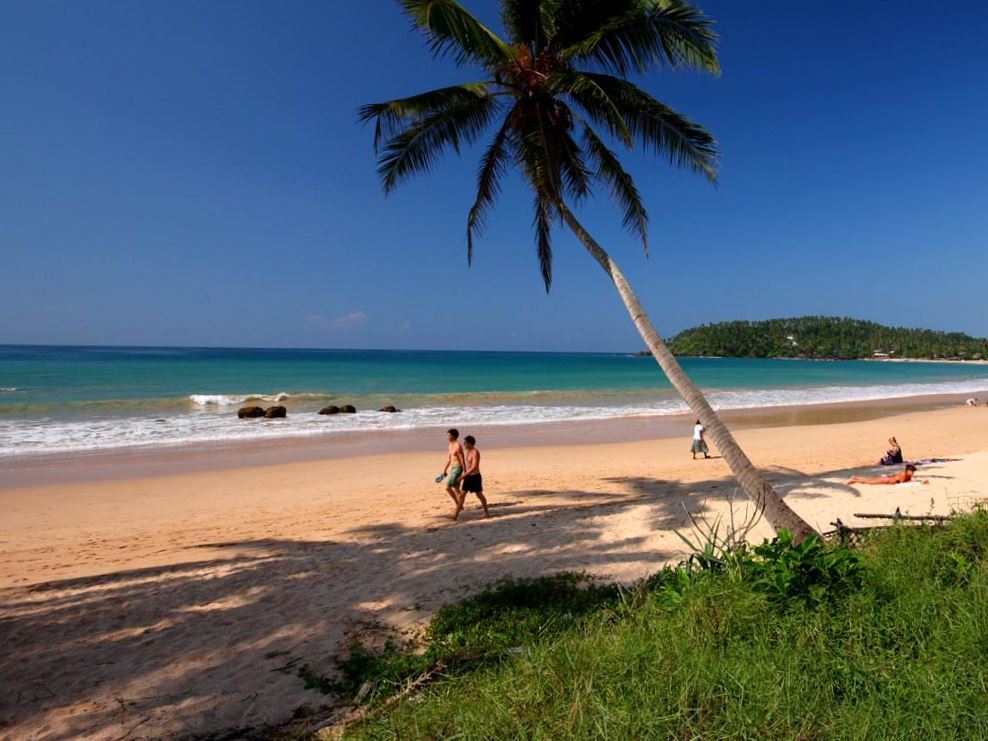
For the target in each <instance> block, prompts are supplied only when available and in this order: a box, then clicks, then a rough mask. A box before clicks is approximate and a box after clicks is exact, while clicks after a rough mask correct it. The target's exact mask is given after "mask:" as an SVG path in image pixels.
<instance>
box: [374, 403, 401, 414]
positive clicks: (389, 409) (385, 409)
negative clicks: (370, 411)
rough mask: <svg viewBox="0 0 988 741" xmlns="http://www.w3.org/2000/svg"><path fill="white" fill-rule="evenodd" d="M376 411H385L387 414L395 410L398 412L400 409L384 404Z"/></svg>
mask: <svg viewBox="0 0 988 741" xmlns="http://www.w3.org/2000/svg"><path fill="white" fill-rule="evenodd" d="M377 411H379V412H387V413H388V414H394V413H395V412H400V411H401V410H400V409H395V408H394V407H393V406H390V405H389V406H386V407H381V408H380V409H378V410H377Z"/></svg>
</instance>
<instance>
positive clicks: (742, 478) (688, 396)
mask: <svg viewBox="0 0 988 741" xmlns="http://www.w3.org/2000/svg"><path fill="white" fill-rule="evenodd" d="M558 206H559V212H560V214H561V215H562V217H563V221H565V222H566V225H567V226H568V227H569V228H570V229H571V230H572V231H573V233H574V234H575V235H576V236H577V238H578V239H579V240H580V241H581V242H582V243H583V246H584V247H586V248H587V252H589V253H590V255H591V256H592V257H593V258H594V260H596V261H597V262H598V263H599V264H600V266H601V267H602V268H603V269H604V272H605V273H607V275H608V277H610V279H611V280H612V281H613V282H614V287H615V288H617V292H618V294H619V295H620V296H621V300H622V301H624V305H625V307H626V308H627V309H628V313H629V314H630V315H631V320H632V321H633V322H634V323H635V327H637V328H638V332H639V334H641V336H642V339H643V340H645V344H646V345H647V346H648V349H649V350H651V351H652V355H653V356H654V357H655V360H656V362H658V364H659V367H660V368H662V371H663V372H664V373H665V374H666V376H667V377H668V379H669V382H670V383H671V384H672V385H673V388H675V389H676V391H678V392H679V395H680V396H681V397H682V398H683V401H685V402H686V404H687V405H688V406H689V408H690V409H691V410H692V411H693V413H694V414H695V415H696V416H697V417H699V419H700V422H701V423H702V424H703V426H704V427H706V429H707V431H708V433H709V434H710V437H711V438H712V439H713V441H714V444H716V445H717V449H718V450H719V451H720V453H721V455H723V456H724V460H726V461H727V465H728V466H730V468H731V472H732V473H733V474H734V477H735V478H736V479H737V480H738V483H739V484H740V485H741V488H742V489H744V491H745V493H746V494H747V495H748V496H749V497H750V498H751V500H752V501H753V502H755V506H756V507H758V508H759V510H760V511H761V512H762V513H763V514H764V515H765V518H766V519H767V520H768V522H769V524H770V525H771V526H772V527H773V528H774V529H775V530H776V531H779V530H781V529H782V528H785V529H787V530H789V531H790V532H791V533H792V534H793V536H794V537H795V539H796V542H801V541H802V540H804V539H806V538H808V537H809V536H810V535H812V534H813V533H815V532H816V531H815V530H814V529H813V528H812V527H810V525H809V524H808V523H807V522H806V521H805V520H804V519H803V518H802V517H800V516H799V515H798V514H796V513H795V512H794V511H793V510H792V508H791V507H789V505H788V504H786V503H785V502H784V501H783V499H782V497H780V496H779V495H778V494H777V493H776V492H775V490H774V489H773V488H772V487H771V485H770V484H769V483H768V482H767V481H766V480H765V478H764V477H763V476H762V475H761V473H759V472H758V469H757V468H755V467H754V465H752V463H751V461H750V460H748V456H746V455H745V454H744V451H743V450H741V447H740V446H739V445H738V444H737V441H736V440H735V439H734V435H732V434H731V431H730V430H728V429H727V426H726V425H725V424H724V423H723V422H721V421H720V418H719V417H718V416H717V413H716V412H715V411H714V410H713V407H711V406H710V404H709V403H708V402H707V399H706V398H705V397H704V395H703V393H702V392H701V391H700V389H698V388H697V387H696V386H694V385H693V382H692V381H691V380H690V379H689V376H687V375H686V373H685V372H684V371H683V369H682V366H680V365H679V362H678V361H677V360H676V358H675V356H674V355H673V354H672V353H671V352H670V351H669V348H668V347H666V344H665V342H663V341H662V338H661V337H660V336H659V333H658V332H656V331H655V327H653V326H652V320H651V319H649V318H648V314H646V313H645V309H643V308H642V305H641V302H640V301H639V300H638V296H637V295H636V294H635V291H634V289H633V288H632V287H631V285H630V284H629V283H628V281H627V279H626V278H625V277H624V274H623V273H622V272H621V270H620V269H619V268H618V266H617V263H615V262H614V260H613V259H611V257H610V255H608V254H607V252H606V251H605V250H604V248H603V247H601V246H600V245H599V244H598V243H597V241H596V240H595V239H594V238H593V237H591V236H590V233H589V232H587V230H586V229H584V228H583V226H582V225H581V224H580V222H579V221H577V220H576V217H575V216H573V214H572V213H571V212H570V210H569V209H568V208H566V205H565V204H563V203H560V204H558Z"/></svg>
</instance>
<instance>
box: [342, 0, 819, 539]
mask: <svg viewBox="0 0 988 741" xmlns="http://www.w3.org/2000/svg"><path fill="white" fill-rule="evenodd" d="M399 2H400V4H401V6H402V7H403V9H404V12H405V14H406V15H408V16H409V18H410V19H411V20H412V23H413V25H414V26H415V27H417V28H418V29H420V30H421V31H423V32H424V33H425V36H426V39H427V41H428V43H429V45H430V47H431V49H432V51H433V53H434V54H435V55H437V56H444V55H449V56H451V57H452V58H453V59H454V60H455V61H456V63H457V64H459V65H471V66H477V67H480V68H482V69H483V71H484V75H483V79H481V80H479V81H477V82H472V83H467V84H463V85H453V86H451V87H444V88H439V89H437V90H431V91H429V92H426V93H422V94H420V95H414V96H412V97H409V98H402V99H399V100H391V101H388V102H386V103H373V104H370V105H366V106H364V107H362V108H361V109H360V118H361V120H362V121H365V122H366V121H374V122H375V123H376V126H375V133H374V147H375V150H376V151H377V152H378V154H379V168H378V172H379V174H380V176H381V180H382V183H383V186H384V191H385V193H390V192H391V191H392V190H394V188H395V187H397V186H398V185H399V184H400V183H402V182H403V181H404V180H406V179H407V178H409V177H410V176H412V175H415V174H418V173H422V172H426V171H427V170H429V168H430V167H431V165H432V164H433V163H434V162H435V161H436V159H437V158H438V157H439V156H440V155H441V154H443V153H445V152H447V151H448V150H451V149H452V150H454V151H456V152H457V153H459V151H460V148H461V146H463V145H469V144H472V143H473V142H475V141H477V139H478V138H479V137H480V136H481V135H482V134H483V133H484V132H485V131H488V130H490V129H494V138H493V139H492V140H491V141H490V143H489V144H488V146H487V148H486V151H485V152H484V155H483V157H482V159H481V162H480V169H479V172H478V177H477V198H476V202H475V203H474V205H473V207H472V208H471V209H470V212H469V215H468V216H467V261H468V263H469V262H470V261H471V260H472V257H473V246H474V235H475V234H476V233H477V232H479V230H480V229H481V228H482V227H483V225H484V220H485V217H486V216H487V215H488V213H489V211H490V209H491V208H492V206H493V205H494V202H495V200H496V199H497V196H498V194H499V193H500V183H501V179H502V177H503V176H504V175H505V174H506V173H507V171H508V170H509V168H510V167H511V166H516V167H518V168H519V169H520V170H521V172H522V174H523V176H524V179H525V180H526V181H527V183H528V185H530V186H531V189H532V193H533V195H534V211H535V216H534V228H535V238H536V247H537V253H538V259H539V265H540V267H541V270H542V279H543V281H544V282H545V287H546V291H548V290H549V287H550V285H551V283H552V241H551V237H552V228H553V226H554V224H556V223H557V222H558V221H562V222H563V223H564V224H566V225H567V226H568V227H569V228H570V230H572V232H573V233H574V234H575V235H576V236H577V238H578V239H579V240H580V242H582V243H583V246H584V247H585V248H586V249H587V251H588V252H589V253H590V255H591V256H592V257H593V258H594V260H596V261H597V263H598V264H599V265H600V266H601V268H603V270H604V272H605V273H606V274H607V276H608V277H609V278H610V279H611V281H612V282H613V284H614V287H615V288H616V289H617V291H618V294H619V295H620V296H621V300H622V301H624V305H625V306H626V307H627V309H628V313H629V314H630V315H631V319H632V321H633V322H634V323H635V326H636V327H637V328H638V331H639V332H640V333H641V336H642V339H644V341H645V343H646V345H647V346H648V348H649V349H650V350H651V351H652V355H653V356H654V357H655V359H656V361H657V362H658V364H659V366H660V367H661V368H662V370H663V371H664V372H665V374H666V376H667V377H668V378H669V381H670V382H671V383H672V385H673V387H675V389H676V391H678V392H679V394H680V396H682V398H683V399H684V400H685V401H686V403H687V404H688V405H689V407H690V409H691V410H692V411H693V413H694V414H695V415H696V416H697V417H699V419H700V420H701V422H702V423H703V424H704V425H705V426H706V428H707V430H708V432H709V435H710V437H711V438H712V439H713V441H714V443H715V444H716V445H717V448H718V449H719V450H720V452H721V454H722V455H723V456H724V458H725V460H726V461H727V463H728V465H729V466H730V468H731V471H732V472H733V473H734V475H735V477H736V478H737V480H738V482H739V483H740V485H741V487H742V488H743V489H744V491H745V492H746V493H747V494H748V495H749V497H751V499H752V500H753V501H754V502H755V503H756V504H757V505H758V506H759V507H760V508H761V510H762V511H763V512H764V514H765V517H766V519H767V520H768V522H769V523H770V524H771V525H772V526H773V527H774V528H775V529H776V530H778V529H781V528H786V529H788V530H790V531H791V532H792V533H793V534H794V535H795V536H796V538H797V539H798V540H802V539H803V538H805V537H807V536H808V535H810V534H811V533H813V532H814V531H813V528H811V527H810V526H809V525H808V524H807V523H806V522H805V521H804V520H803V519H802V518H801V517H799V515H797V514H796V513H795V512H794V511H793V510H792V509H790V507H789V506H788V505H787V504H786V503H785V502H784V501H783V500H782V498H781V497H780V496H779V495H778V494H777V493H776V492H775V491H774V490H773V489H772V487H771V486H770V485H769V484H768V482H767V481H766V480H765V479H764V477H763V476H762V475H761V474H760V473H759V472H758V470H757V469H756V468H755V467H754V466H753V465H752V463H751V461H749V460H748V457H747V456H746V455H745V454H744V452H743V451H742V450H741V448H740V447H739V446H738V444H737V442H736V441H735V440H734V437H733V435H731V433H730V431H729V430H728V429H727V427H725V426H724V424H723V422H721V421H720V419H719V418H718V417H717V414H716V413H715V412H714V410H713V409H712V408H711V406H710V404H709V403H708V402H707V400H706V398H704V396H703V394H702V393H701V392H700V390H699V389H698V388H697V387H696V386H694V385H693V383H692V382H691V381H690V379H689V377H688V376H687V375H686V374H685V373H684V372H683V369H682V368H681V367H680V365H679V363H678V362H677V361H676V358H675V357H674V356H673V355H672V353H671V352H670V351H669V349H668V348H667V347H666V345H665V343H664V342H663V341H662V338H661V337H660V336H659V334H658V332H656V331H655V327H653V326H652V322H651V321H650V320H649V318H648V315H647V314H646V313H645V310H644V309H643V308H642V305H641V302H640V301H639V300H638V297H637V296H636V295H635V292H634V290H632V288H631V286H630V285H629V283H628V281H627V279H626V278H625V276H624V274H623V273H622V272H621V270H620V269H619V268H618V266H617V264H616V263H615V262H614V259H613V258H612V257H611V256H610V255H608V253H607V252H606V251H604V249H603V248H602V247H601V246H600V245H599V244H598V243H597V241H596V240H595V239H594V238H593V237H592V236H590V234H589V233H588V232H587V230H586V229H584V227H583V225H582V224H580V222H579V221H578V220H577V218H576V216H575V215H574V214H573V212H572V211H571V210H570V207H569V205H568V202H572V203H579V202H580V201H581V200H582V199H584V198H586V197H587V196H589V195H590V193H591V186H592V185H594V184H602V185H603V186H605V187H606V188H608V189H609V190H610V192H611V195H612V197H613V198H614V200H615V201H616V203H617V204H618V206H619V207H620V208H621V209H622V211H623V216H624V226H625V227H626V228H628V229H629V230H630V231H631V232H632V233H633V234H635V235H636V236H638V237H640V238H641V240H642V244H643V246H644V247H645V249H646V250H647V249H648V242H647V230H648V214H647V212H646V210H645V205H644V203H643V202H642V198H641V195H640V193H639V191H638V188H637V187H636V186H635V183H634V180H633V179H632V177H631V175H629V174H628V172H627V171H626V170H625V169H624V168H623V167H622V165H621V162H620V160H619V159H618V157H617V155H616V154H615V153H614V151H612V149H610V148H609V147H608V145H607V143H606V142H605V140H604V139H603V138H602V137H601V136H600V135H599V134H598V133H597V131H596V130H595V128H594V127H597V128H599V129H601V130H603V131H605V132H606V135H607V136H609V137H610V138H613V139H614V140H616V141H619V142H621V143H622V144H624V145H625V146H627V147H628V148H629V149H631V148H633V147H634V146H635V145H636V144H638V145H640V146H642V147H643V148H644V149H645V150H649V151H651V152H653V153H654V154H656V155H659V156H662V157H664V158H666V159H667V160H668V161H669V163H670V164H673V165H677V166H679V167H683V168H686V169H687V170H690V171H692V172H694V173H698V174H700V175H703V176H705V177H706V178H707V179H709V180H710V181H711V182H715V181H716V177H717V164H718V163H717V154H718V153H717V144H716V142H715V141H714V139H713V137H712V136H711V135H710V134H709V133H708V132H707V131H706V130H705V129H704V128H703V127H702V126H700V125H698V124H696V123H694V122H692V121H690V120H689V119H688V118H686V117H685V116H683V115H681V114H679V113H677V112H676V111H674V110H672V109H671V108H669V107H668V106H666V105H664V104H663V103H661V102H659V101H658V100H656V99H655V98H653V97H652V96H651V95H649V94H648V93H646V92H645V91H644V90H642V89H641V88H639V87H637V86H636V85H634V84H633V83H632V82H630V81H629V80H628V79H627V77H628V75H631V74H639V75H643V74H647V73H649V72H651V71H654V70H656V69H660V68H663V67H665V68H668V69H679V68H692V69H696V70H701V71H703V72H708V73H712V74H717V73H719V65H718V61H717V50H716V41H717V37H716V34H715V33H714V31H713V28H712V22H711V20H710V19H709V18H707V17H706V16H705V15H704V14H703V13H702V12H701V11H700V10H699V9H698V8H696V7H695V6H693V5H692V4H691V3H690V2H689V1H688V0H502V1H501V10H502V17H503V21H504V25H505V28H506V31H507V34H508V38H509V39H510V40H509V41H504V40H502V38H501V37H499V36H498V35H497V34H496V33H494V32H493V31H492V30H491V29H489V28H487V27H486V26H484V25H483V24H482V23H480V21H478V20H477V19H476V18H475V17H474V16H472V15H471V14H470V13H469V12H468V11H467V10H466V9H465V8H464V7H463V6H462V5H460V3H458V2H456V0H399Z"/></svg>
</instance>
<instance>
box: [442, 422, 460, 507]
mask: <svg viewBox="0 0 988 741" xmlns="http://www.w3.org/2000/svg"><path fill="white" fill-rule="evenodd" d="M446 440H447V441H448V442H449V446H448V448H447V455H446V468H444V469H443V476H442V478H445V479H446V493H447V494H449V496H450V499H452V500H453V504H455V505H456V511H455V512H454V513H453V519H454V520H455V519H456V518H457V517H458V516H459V514H460V510H461V509H463V496H464V495H463V492H462V491H460V477H461V476H463V469H464V468H466V459H465V458H464V456H463V446H462V445H460V431H459V430H457V429H456V428H453V429H451V430H446ZM440 480H442V479H440Z"/></svg>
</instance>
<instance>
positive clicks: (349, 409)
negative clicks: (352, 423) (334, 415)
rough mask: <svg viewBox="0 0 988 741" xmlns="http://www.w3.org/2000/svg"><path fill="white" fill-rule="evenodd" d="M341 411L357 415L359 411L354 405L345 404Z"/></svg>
mask: <svg viewBox="0 0 988 741" xmlns="http://www.w3.org/2000/svg"><path fill="white" fill-rule="evenodd" d="M340 411H341V412H343V413H344V414H356V413H357V409H356V407H354V406H353V405H352V404H344V405H343V406H341V407H340Z"/></svg>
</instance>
